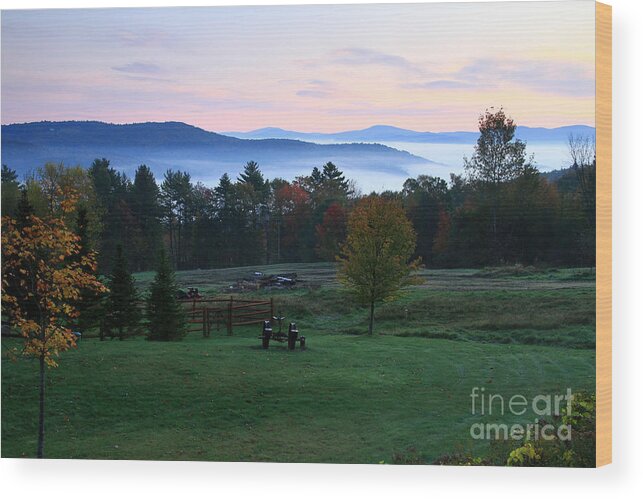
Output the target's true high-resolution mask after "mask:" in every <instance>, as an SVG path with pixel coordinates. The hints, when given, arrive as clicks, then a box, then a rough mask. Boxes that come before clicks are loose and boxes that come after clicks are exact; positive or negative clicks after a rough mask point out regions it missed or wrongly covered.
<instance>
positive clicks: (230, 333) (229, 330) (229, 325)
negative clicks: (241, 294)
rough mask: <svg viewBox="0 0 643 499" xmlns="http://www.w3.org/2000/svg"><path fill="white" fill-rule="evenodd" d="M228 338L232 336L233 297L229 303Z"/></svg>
mask: <svg viewBox="0 0 643 499" xmlns="http://www.w3.org/2000/svg"><path fill="white" fill-rule="evenodd" d="M228 336H232V296H231V297H230V301H229V302H228Z"/></svg>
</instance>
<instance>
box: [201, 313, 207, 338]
mask: <svg viewBox="0 0 643 499" xmlns="http://www.w3.org/2000/svg"><path fill="white" fill-rule="evenodd" d="M206 314H207V309H205V308H204V309H202V310H201V330H202V331H203V337H204V338H205V336H206V334H205V333H206V326H207V318H206Z"/></svg>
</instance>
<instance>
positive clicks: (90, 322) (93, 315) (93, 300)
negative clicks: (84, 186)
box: [75, 206, 101, 332]
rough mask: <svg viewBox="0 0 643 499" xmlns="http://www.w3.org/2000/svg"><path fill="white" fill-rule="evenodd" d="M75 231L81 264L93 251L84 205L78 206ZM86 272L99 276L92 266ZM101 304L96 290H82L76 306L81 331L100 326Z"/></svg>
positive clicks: (77, 255) (77, 256)
mask: <svg viewBox="0 0 643 499" xmlns="http://www.w3.org/2000/svg"><path fill="white" fill-rule="evenodd" d="M75 232H76V235H77V236H78V253H77V254H76V256H75V258H76V261H77V262H78V263H79V264H82V262H83V260H84V259H86V258H87V256H88V255H90V254H91V253H92V247H91V243H90V241H89V219H88V217H87V208H85V207H84V206H81V207H79V208H78V213H77V215H76V231H75ZM85 272H87V273H88V274H92V275H94V276H95V277H96V278H98V276H97V275H96V272H95V271H94V270H93V269H91V268H88V267H85ZM100 306H101V303H100V295H99V294H98V293H96V291H95V290H93V289H89V288H86V289H82V290H81V292H80V296H79V298H78V300H77V301H76V308H77V309H78V319H77V321H76V325H77V326H78V329H79V330H80V331H81V332H82V331H87V330H88V329H91V328H94V327H96V326H98V318H100V315H101V313H100V312H101V311H100Z"/></svg>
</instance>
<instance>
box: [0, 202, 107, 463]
mask: <svg viewBox="0 0 643 499" xmlns="http://www.w3.org/2000/svg"><path fill="white" fill-rule="evenodd" d="M61 198H62V199H63V201H62V203H61V206H60V208H61V210H60V215H58V216H50V217H48V218H40V217H37V216H35V215H33V214H30V215H28V216H27V217H26V220H21V221H17V220H15V219H13V218H10V217H3V218H2V305H3V312H4V313H6V314H7V316H8V317H10V322H11V326H12V327H13V328H15V329H16V330H18V331H19V332H20V334H21V336H22V337H23V339H24V346H23V349H22V354H23V355H25V356H28V357H33V358H36V359H38V362H39V369H40V379H39V403H40V408H39V409H40V410H39V422H38V447H37V456H38V457H40V458H41V457H43V456H44V440H45V373H46V370H47V368H48V367H56V366H57V365H58V364H57V357H58V356H59V354H60V353H61V352H64V351H66V350H68V349H69V348H73V347H75V346H76V337H75V335H74V334H73V333H72V331H71V329H70V325H71V324H72V322H73V321H74V319H75V318H76V317H77V316H78V309H77V303H78V302H79V300H80V299H81V292H82V291H83V290H91V291H93V292H96V293H102V292H105V291H107V289H106V288H105V286H103V285H102V284H101V283H100V282H99V281H98V279H97V278H96V276H95V275H94V271H95V269H96V258H95V254H94V253H93V252H89V253H87V254H82V255H81V248H80V245H79V238H78V236H77V235H76V234H74V232H73V231H72V230H70V229H69V228H68V227H67V226H66V224H65V221H64V217H65V215H66V214H68V213H70V212H71V211H72V210H73V209H74V206H75V202H76V199H77V197H76V195H75V194H74V192H66V193H61Z"/></svg>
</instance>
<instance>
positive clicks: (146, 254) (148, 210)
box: [130, 165, 163, 271]
mask: <svg viewBox="0 0 643 499" xmlns="http://www.w3.org/2000/svg"><path fill="white" fill-rule="evenodd" d="M130 204H131V206H132V213H133V215H134V217H135V219H136V222H137V224H138V226H139V227H138V228H139V230H140V237H139V238H138V240H137V241H136V251H135V253H134V255H133V256H134V257H135V261H134V262H132V263H133V268H134V269H137V270H138V271H141V270H147V269H148V268H149V267H148V265H149V263H152V262H153V261H154V259H155V257H156V251H157V248H159V247H160V246H161V242H162V237H163V227H162V226H161V215H162V210H161V204H160V189H159V187H158V185H157V184H156V180H155V179H154V175H153V174H152V170H150V168H149V167H147V166H146V165H141V166H139V167H138V169H137V170H136V175H135V177H134V184H133V187H132V192H131V203H130Z"/></svg>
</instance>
